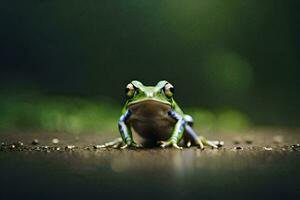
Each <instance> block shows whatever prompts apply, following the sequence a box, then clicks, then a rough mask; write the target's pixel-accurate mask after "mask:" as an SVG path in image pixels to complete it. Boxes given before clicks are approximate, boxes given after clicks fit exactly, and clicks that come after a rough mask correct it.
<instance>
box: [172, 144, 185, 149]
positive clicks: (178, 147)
mask: <svg viewBox="0 0 300 200" xmlns="http://www.w3.org/2000/svg"><path fill="white" fill-rule="evenodd" d="M172 146H173V147H175V148H176V149H179V150H182V149H183V148H182V147H180V146H178V144H176V143H173V144H172Z"/></svg>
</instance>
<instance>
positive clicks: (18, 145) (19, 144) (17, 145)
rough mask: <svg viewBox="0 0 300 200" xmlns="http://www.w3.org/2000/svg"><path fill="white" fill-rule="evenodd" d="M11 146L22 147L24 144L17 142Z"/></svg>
mask: <svg viewBox="0 0 300 200" xmlns="http://www.w3.org/2000/svg"><path fill="white" fill-rule="evenodd" d="M13 145H15V147H22V146H23V145H24V144H23V142H20V141H18V142H14V143H13Z"/></svg>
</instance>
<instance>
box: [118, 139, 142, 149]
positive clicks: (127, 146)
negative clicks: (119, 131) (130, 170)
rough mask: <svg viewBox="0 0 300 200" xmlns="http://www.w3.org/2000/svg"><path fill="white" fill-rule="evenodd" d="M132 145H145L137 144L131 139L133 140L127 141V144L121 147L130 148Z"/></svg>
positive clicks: (135, 146)
mask: <svg viewBox="0 0 300 200" xmlns="http://www.w3.org/2000/svg"><path fill="white" fill-rule="evenodd" d="M130 147H133V148H142V147H143V146H142V145H141V144H137V143H136V142H134V141H131V142H127V144H125V145H123V146H122V147H121V149H126V148H130Z"/></svg>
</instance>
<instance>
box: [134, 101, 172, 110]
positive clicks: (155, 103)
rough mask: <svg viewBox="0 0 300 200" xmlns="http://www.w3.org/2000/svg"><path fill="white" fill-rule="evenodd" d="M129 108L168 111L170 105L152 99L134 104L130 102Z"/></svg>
mask: <svg viewBox="0 0 300 200" xmlns="http://www.w3.org/2000/svg"><path fill="white" fill-rule="evenodd" d="M128 107H129V108H136V107H145V108H151V107H152V109H170V108H171V103H170V102H167V101H166V102H165V101H161V100H160V101H158V100H154V99H147V100H145V99H144V100H138V101H135V102H131V103H129V104H128Z"/></svg>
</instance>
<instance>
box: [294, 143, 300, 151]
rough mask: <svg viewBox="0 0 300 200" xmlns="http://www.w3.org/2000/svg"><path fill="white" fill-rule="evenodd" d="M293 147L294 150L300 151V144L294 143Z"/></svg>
mask: <svg viewBox="0 0 300 200" xmlns="http://www.w3.org/2000/svg"><path fill="white" fill-rule="evenodd" d="M292 149H293V150H294V151H300V144H294V145H292Z"/></svg>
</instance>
